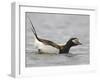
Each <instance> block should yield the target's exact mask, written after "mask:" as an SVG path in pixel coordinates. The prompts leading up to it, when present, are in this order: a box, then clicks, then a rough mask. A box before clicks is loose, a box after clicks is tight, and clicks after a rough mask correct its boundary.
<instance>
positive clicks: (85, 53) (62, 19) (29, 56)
mask: <svg viewBox="0 0 100 80" xmlns="http://www.w3.org/2000/svg"><path fill="white" fill-rule="evenodd" d="M26 16H29V17H30V19H31V21H32V23H33V25H34V26H35V29H36V32H37V34H38V36H39V37H40V38H43V39H48V40H51V41H53V42H55V43H57V44H64V43H66V42H67V41H68V40H69V39H70V38H71V37H78V38H79V40H80V42H81V43H82V44H83V45H80V46H77V47H73V48H71V50H70V53H71V54H72V55H71V57H69V56H68V55H67V54H58V55H56V54H38V53H37V49H36V48H35V47H34V35H33V33H32V31H31V25H30V22H29V20H28V19H27V17H26V41H25V45H26V55H25V64H26V67H34V66H57V65H80V64H89V61H90V58H89V57H90V56H89V16H88V15H64V14H45V13H44V14H43V13H42V14H41V13H26Z"/></svg>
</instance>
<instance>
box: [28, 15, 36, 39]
mask: <svg viewBox="0 0 100 80" xmlns="http://www.w3.org/2000/svg"><path fill="white" fill-rule="evenodd" d="M27 17H28V16H27ZM28 19H29V21H30V23H31V25H32V27H31V30H32V32H33V34H34V35H35V37H36V38H37V39H38V36H37V33H36V30H35V28H34V26H33V24H32V21H31V19H30V18H29V17H28Z"/></svg>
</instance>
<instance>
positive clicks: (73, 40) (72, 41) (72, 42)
mask: <svg viewBox="0 0 100 80" xmlns="http://www.w3.org/2000/svg"><path fill="white" fill-rule="evenodd" d="M77 45H82V43H80V41H79V39H78V38H71V39H69V40H68V41H67V43H66V44H65V45H64V47H63V48H62V49H61V50H60V53H69V50H70V48H71V47H73V46H77Z"/></svg>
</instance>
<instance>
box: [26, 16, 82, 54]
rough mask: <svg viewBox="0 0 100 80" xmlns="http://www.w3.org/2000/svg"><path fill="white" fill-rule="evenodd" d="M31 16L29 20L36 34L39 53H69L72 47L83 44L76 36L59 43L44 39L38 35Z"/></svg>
mask: <svg viewBox="0 0 100 80" xmlns="http://www.w3.org/2000/svg"><path fill="white" fill-rule="evenodd" d="M28 18H29V21H30V23H31V30H32V32H33V34H34V36H35V37H34V44H35V46H36V48H37V50H38V53H40V54H42V53H55V54H65V53H66V54H68V53H69V50H70V48H71V47H74V46H78V45H82V43H80V41H79V39H78V38H76V37H73V38H70V39H69V40H68V41H67V42H66V43H65V44H63V45H61V44H57V43H55V42H53V41H50V40H47V39H42V38H39V37H38V36H37V33H36V30H35V27H34V26H33V23H32V21H31V19H30V17H28Z"/></svg>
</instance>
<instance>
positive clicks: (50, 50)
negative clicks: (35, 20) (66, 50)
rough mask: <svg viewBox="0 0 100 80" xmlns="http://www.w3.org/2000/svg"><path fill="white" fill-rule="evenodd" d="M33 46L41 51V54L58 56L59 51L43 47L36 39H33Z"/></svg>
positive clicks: (46, 46)
mask: <svg viewBox="0 0 100 80" xmlns="http://www.w3.org/2000/svg"><path fill="white" fill-rule="evenodd" d="M35 46H36V47H37V48H38V49H40V50H41V52H43V53H56V54H59V49H57V48H55V47H52V46H50V45H45V44H43V43H42V42H39V41H38V40H37V39H35Z"/></svg>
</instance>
